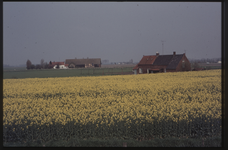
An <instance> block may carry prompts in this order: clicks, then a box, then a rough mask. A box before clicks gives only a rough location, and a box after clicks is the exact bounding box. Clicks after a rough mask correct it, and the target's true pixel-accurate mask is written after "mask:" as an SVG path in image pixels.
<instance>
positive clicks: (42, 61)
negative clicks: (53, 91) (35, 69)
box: [40, 59, 44, 68]
mask: <svg viewBox="0 0 228 150" xmlns="http://www.w3.org/2000/svg"><path fill="white" fill-rule="evenodd" d="M40 66H41V68H44V59H41V61H40Z"/></svg>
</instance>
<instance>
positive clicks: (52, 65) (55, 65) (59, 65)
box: [49, 61, 68, 69]
mask: <svg viewBox="0 0 228 150" xmlns="http://www.w3.org/2000/svg"><path fill="white" fill-rule="evenodd" d="M49 68H53V69H57V68H59V69H67V68H68V64H64V62H51V61H50V62H49Z"/></svg>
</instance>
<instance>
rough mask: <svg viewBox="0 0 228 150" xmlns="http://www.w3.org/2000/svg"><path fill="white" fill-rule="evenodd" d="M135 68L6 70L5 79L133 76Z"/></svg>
mask: <svg viewBox="0 0 228 150" xmlns="http://www.w3.org/2000/svg"><path fill="white" fill-rule="evenodd" d="M132 68H133V67H123V68H120V67H117V68H82V69H41V70H40V69H38V70H36V69H34V70H26V69H25V68H24V69H23V68H15V70H14V69H8V70H4V72H3V79H17V78H48V77H75V76H100V75H117V74H133V72H132Z"/></svg>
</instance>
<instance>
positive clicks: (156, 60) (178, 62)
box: [49, 52, 191, 74]
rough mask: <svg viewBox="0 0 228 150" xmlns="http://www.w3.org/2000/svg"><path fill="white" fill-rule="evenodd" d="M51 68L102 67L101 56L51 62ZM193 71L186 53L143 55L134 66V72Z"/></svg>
mask: <svg viewBox="0 0 228 150" xmlns="http://www.w3.org/2000/svg"><path fill="white" fill-rule="evenodd" d="M49 65H50V66H51V68H54V69H56V68H59V69H67V68H92V67H101V59H100V58H85V59H84V58H83V59H76V58H75V59H66V61H65V62H50V63H49ZM178 71H191V63H190V62H189V60H188V58H187V57H186V55H185V53H184V54H176V52H173V54H171V55H159V53H158V52H157V53H156V55H148V56H143V57H142V59H141V60H140V62H139V63H138V64H137V65H136V66H135V67H134V68H133V72H134V74H143V73H157V72H178Z"/></svg>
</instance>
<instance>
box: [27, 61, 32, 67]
mask: <svg viewBox="0 0 228 150" xmlns="http://www.w3.org/2000/svg"><path fill="white" fill-rule="evenodd" d="M31 66H32V62H31V61H30V60H29V59H28V60H27V62H26V68H27V69H31Z"/></svg>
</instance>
